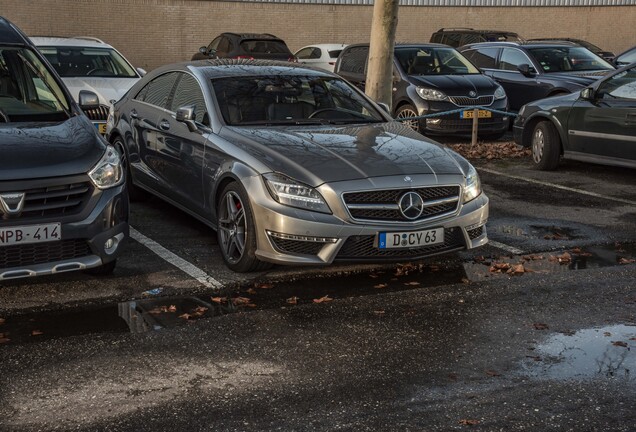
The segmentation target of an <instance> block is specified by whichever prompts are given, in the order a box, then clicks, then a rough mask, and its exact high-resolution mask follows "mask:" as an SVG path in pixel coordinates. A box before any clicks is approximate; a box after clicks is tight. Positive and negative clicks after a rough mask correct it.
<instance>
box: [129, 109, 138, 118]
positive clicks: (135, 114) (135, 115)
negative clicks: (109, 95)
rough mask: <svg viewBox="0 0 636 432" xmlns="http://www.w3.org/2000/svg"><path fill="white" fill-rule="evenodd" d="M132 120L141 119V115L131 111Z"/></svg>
mask: <svg viewBox="0 0 636 432" xmlns="http://www.w3.org/2000/svg"><path fill="white" fill-rule="evenodd" d="M130 118H133V119H137V118H139V114H137V110H132V111H130Z"/></svg>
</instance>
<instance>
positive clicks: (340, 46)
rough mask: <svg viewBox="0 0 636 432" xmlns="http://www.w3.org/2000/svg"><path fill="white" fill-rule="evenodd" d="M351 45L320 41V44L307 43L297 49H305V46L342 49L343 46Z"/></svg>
mask: <svg viewBox="0 0 636 432" xmlns="http://www.w3.org/2000/svg"><path fill="white" fill-rule="evenodd" d="M347 46H349V45H348V44H339V43H319V44H311V45H305V46H304V47H302V48H299V49H298V50H297V51H300V50H301V49H305V48H322V49H326V50H329V49H341V48H345V47H347Z"/></svg>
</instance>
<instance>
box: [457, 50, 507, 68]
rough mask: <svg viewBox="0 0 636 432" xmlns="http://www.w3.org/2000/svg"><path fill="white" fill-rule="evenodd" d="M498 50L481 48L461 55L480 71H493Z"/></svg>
mask: <svg viewBox="0 0 636 432" xmlns="http://www.w3.org/2000/svg"><path fill="white" fill-rule="evenodd" d="M498 51H499V49H498V48H482V49H480V50H468V51H464V52H463V53H462V54H464V56H465V57H466V58H467V59H468V60H469V61H470V62H471V63H472V64H474V65H475V66H477V67H478V68H480V69H495V61H496V59H497V52H498Z"/></svg>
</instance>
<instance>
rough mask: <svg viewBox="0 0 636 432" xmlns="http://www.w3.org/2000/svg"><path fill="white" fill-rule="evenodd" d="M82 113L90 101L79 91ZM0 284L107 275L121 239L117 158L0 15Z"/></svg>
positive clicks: (124, 222)
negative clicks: (73, 274)
mask: <svg viewBox="0 0 636 432" xmlns="http://www.w3.org/2000/svg"><path fill="white" fill-rule="evenodd" d="M79 99H80V104H81V106H82V108H83V109H92V108H93V106H96V105H97V95H96V94H94V93H92V92H88V91H87V92H86V93H82V94H81V95H80V97H79ZM0 154H1V155H2V157H0V280H6V279H14V278H20V277H28V276H38V275H46V274H54V273H61V272H66V271H72V270H83V269H91V270H92V272H94V273H98V274H104V273H109V272H112V271H113V269H114V268H115V263H116V261H117V256H118V254H119V252H120V249H121V247H120V246H121V245H122V242H123V241H124V239H126V238H127V236H128V230H129V228H128V195H127V192H126V188H125V184H124V181H123V180H124V175H123V170H122V165H121V160H120V157H119V153H118V152H117V151H116V150H115V148H114V147H112V146H110V145H107V144H106V142H105V141H104V139H103V138H102V137H101V136H100V135H99V133H98V132H97V130H95V128H94V127H93V125H92V124H91V122H90V121H89V120H88V118H87V117H86V116H85V115H84V114H83V113H82V111H81V109H80V106H78V105H77V104H76V103H75V101H74V100H73V98H72V97H71V95H70V93H69V92H68V90H67V89H66V87H65V86H64V83H63V82H62V81H60V80H59V78H58V77H57V75H56V74H55V73H54V72H53V71H52V70H51V69H49V65H48V63H47V62H46V60H45V59H44V57H43V56H42V55H41V54H40V53H39V52H38V50H37V49H36V47H35V46H34V45H33V44H32V43H31V41H30V40H29V39H28V38H27V37H26V36H25V35H24V34H23V33H22V32H21V31H20V30H18V29H17V27H15V26H14V25H13V24H11V23H10V22H9V21H7V20H5V19H3V18H2V17H0Z"/></svg>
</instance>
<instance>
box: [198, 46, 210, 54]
mask: <svg viewBox="0 0 636 432" xmlns="http://www.w3.org/2000/svg"><path fill="white" fill-rule="evenodd" d="M199 52H200V53H201V54H205V55H208V47H204V46H202V47H201V48H199Z"/></svg>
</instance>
